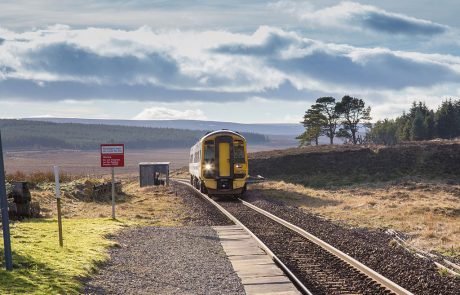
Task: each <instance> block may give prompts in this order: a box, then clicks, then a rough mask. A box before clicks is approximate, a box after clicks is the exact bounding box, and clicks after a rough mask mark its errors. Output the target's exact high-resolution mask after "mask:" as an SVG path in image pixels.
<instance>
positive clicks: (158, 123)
mask: <svg viewBox="0 0 460 295" xmlns="http://www.w3.org/2000/svg"><path fill="white" fill-rule="evenodd" d="M25 120H30V121H42V122H53V123H79V124H103V125H120V126H135V127H153V128H173V129H189V130H200V131H201V130H217V129H224V128H225V129H230V130H238V131H240V132H249V133H252V132H254V133H261V134H266V135H287V136H290V137H291V138H294V137H295V136H297V135H299V134H300V133H302V132H303V131H304V128H303V127H302V125H301V124H298V123H296V124H289V123H273V124H243V123H234V122H218V121H200V120H111V119H79V118H27V119H25ZM299 120H300V119H299Z"/></svg>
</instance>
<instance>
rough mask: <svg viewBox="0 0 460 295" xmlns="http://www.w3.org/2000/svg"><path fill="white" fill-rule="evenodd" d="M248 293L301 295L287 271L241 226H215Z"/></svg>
mask: <svg viewBox="0 0 460 295" xmlns="http://www.w3.org/2000/svg"><path fill="white" fill-rule="evenodd" d="M213 229H214V230H215V231H216V232H217V234H218V236H219V239H220V243H221V245H222V247H223V249H224V251H225V253H226V254H227V257H228V259H229V260H230V262H231V264H232V266H233V269H234V270H235V272H236V274H237V275H238V277H240V279H241V282H242V283H243V286H244V290H245V292H246V294H251V295H253V294H264V295H269V294H270V295H281V294H286V295H291V294H292V295H294V294H301V293H300V292H299V291H298V290H297V288H296V287H295V286H294V284H293V283H292V282H291V281H290V280H289V278H288V277H286V275H285V274H284V273H283V271H282V270H281V269H280V268H279V267H278V266H277V265H276V264H275V263H274V262H273V260H271V259H270V257H269V256H268V255H267V254H266V253H265V252H264V251H263V250H262V249H261V248H260V247H259V246H258V244H257V242H256V241H255V240H254V239H253V238H252V236H250V235H249V234H248V233H247V232H246V231H245V230H244V229H242V228H241V227H240V226H238V225H230V226H214V227H213Z"/></svg>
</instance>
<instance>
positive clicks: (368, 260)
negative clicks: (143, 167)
mask: <svg viewBox="0 0 460 295" xmlns="http://www.w3.org/2000/svg"><path fill="white" fill-rule="evenodd" d="M250 199H251V200H250V201H251V203H253V204H254V205H256V206H258V207H260V208H262V209H265V210H267V211H269V212H271V213H273V214H275V215H276V216H278V217H280V218H283V219H285V220H287V221H289V222H291V223H293V224H295V225H297V226H300V227H301V228H303V229H305V230H307V231H309V232H311V233H312V234H313V235H315V236H317V237H319V238H321V239H323V240H324V241H326V242H328V243H330V244H331V245H333V246H334V247H336V248H338V249H340V250H342V251H343V252H345V253H347V254H349V255H350V256H352V257H354V258H356V259H357V260H359V261H360V262H362V263H364V264H365V265H367V266H369V267H370V268H372V269H374V270H375V271H377V272H379V273H380V274H382V275H384V276H386V277H388V278H390V279H391V280H393V281H395V282H396V283H398V284H400V285H401V286H403V287H405V288H407V289H408V290H410V291H412V292H414V293H415V294H427V295H431V294H446V295H447V294H452V295H454V294H459V290H460V278H453V277H450V276H446V275H441V274H440V273H439V271H438V269H437V267H436V266H435V265H434V264H433V263H431V262H430V261H428V260H425V259H422V258H419V257H416V256H415V255H413V254H412V253H410V252H408V251H406V250H405V249H403V248H401V247H395V246H392V243H391V239H392V238H391V237H390V236H389V235H387V234H385V233H384V232H383V231H378V230H368V229H363V228H356V229H349V228H346V227H343V226H340V225H338V224H335V223H332V222H330V221H327V220H324V219H322V218H319V217H317V216H315V215H313V214H309V213H307V212H304V211H302V210H300V209H298V208H295V207H291V206H285V205H283V204H281V203H274V202H269V201H266V200H260V199H256V198H250Z"/></svg>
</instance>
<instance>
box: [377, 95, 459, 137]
mask: <svg viewBox="0 0 460 295" xmlns="http://www.w3.org/2000/svg"><path fill="white" fill-rule="evenodd" d="M459 136H460V100H452V99H449V100H445V101H444V102H442V104H441V105H440V106H439V107H438V108H437V109H436V110H433V109H429V108H428V107H427V106H426V105H425V103H423V102H415V101H414V102H413V103H412V106H411V108H410V109H409V111H408V112H407V113H406V112H403V114H402V115H401V116H399V117H397V118H396V119H384V120H379V121H377V122H376V123H375V124H374V126H373V127H372V130H371V132H370V133H369V134H368V137H369V139H370V140H371V141H372V142H373V143H376V144H385V145H393V144H397V143H399V142H402V141H419V140H430V139H434V138H443V139H453V138H456V137H459Z"/></svg>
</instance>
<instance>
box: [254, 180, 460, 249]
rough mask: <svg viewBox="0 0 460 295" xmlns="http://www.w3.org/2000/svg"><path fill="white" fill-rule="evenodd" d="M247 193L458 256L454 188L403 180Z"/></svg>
mask: <svg viewBox="0 0 460 295" xmlns="http://www.w3.org/2000/svg"><path fill="white" fill-rule="evenodd" d="M251 189H252V191H250V192H249V194H256V195H257V194H263V195H264V196H269V197H271V198H276V199H280V200H283V201H284V202H286V203H288V204H291V205H295V206H298V207H300V208H302V209H304V210H306V211H309V212H314V213H317V214H320V215H322V216H324V217H327V218H329V219H332V220H335V221H342V222H345V223H347V224H349V225H351V226H359V227H371V228H393V229H395V230H398V231H402V232H405V233H407V234H409V235H410V236H411V239H410V240H409V243H410V244H411V245H413V246H415V247H417V248H419V249H423V250H426V251H430V250H436V251H439V252H441V253H444V254H448V255H452V256H457V257H460V185H454V184H446V183H443V182H441V181H438V182H435V181H431V182H421V181H415V180H408V181H403V182H398V183H396V182H394V183H390V182H386V183H370V184H369V183H366V184H358V185H354V186H348V187H343V188H339V189H313V188H308V187H304V186H302V185H296V184H291V183H286V182H283V181H280V182H275V181H269V182H265V183H261V184H256V185H253V186H252V188H251Z"/></svg>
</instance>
